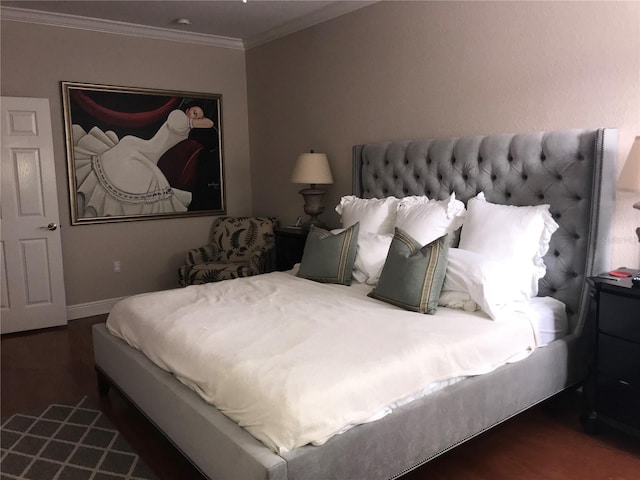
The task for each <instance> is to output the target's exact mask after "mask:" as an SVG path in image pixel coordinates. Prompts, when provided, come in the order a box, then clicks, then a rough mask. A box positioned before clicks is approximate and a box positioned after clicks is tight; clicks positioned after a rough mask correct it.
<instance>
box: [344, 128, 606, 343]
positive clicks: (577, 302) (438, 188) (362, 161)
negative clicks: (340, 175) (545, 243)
mask: <svg viewBox="0 0 640 480" xmlns="http://www.w3.org/2000/svg"><path fill="white" fill-rule="evenodd" d="M616 151H617V131H616V130H615V129H599V130H568V131H557V132H556V131H551V132H534V133H524V134H515V135H490V136H485V137H482V136H477V137H460V138H442V139H424V140H408V141H397V142H385V143H372V144H368V145H357V146H355V147H354V148H353V159H354V163H353V193H354V195H358V196H360V197H363V198H376V197H377V198H381V197H385V196H391V195H393V196H396V197H404V196H407V195H427V196H428V197H430V198H435V199H442V198H446V197H447V196H449V195H450V194H451V192H456V197H457V198H459V199H460V200H462V201H463V202H466V201H467V200H468V199H469V198H471V197H473V196H475V195H476V194H478V193H479V192H481V191H483V192H484V193H485V196H486V198H487V200H488V201H490V202H492V203H500V204H506V205H539V204H549V205H550V211H551V214H552V215H553V218H554V219H555V220H556V222H557V223H558V224H559V226H560V228H559V229H558V230H557V231H556V232H555V233H554V234H553V237H552V239H551V244H550V246H549V251H548V253H547V255H546V256H545V264H546V266H547V273H546V275H545V277H544V278H543V279H541V280H540V283H539V287H540V289H539V290H540V293H539V295H541V296H545V295H551V296H553V297H556V298H557V299H559V300H561V301H562V302H564V303H565V304H566V305H567V313H568V315H569V319H570V323H571V327H572V331H573V332H574V333H575V334H577V335H579V334H580V333H581V331H582V326H583V324H584V322H585V318H586V315H587V309H588V308H587V306H588V304H587V302H588V290H587V288H586V286H585V281H584V279H585V276H589V275H592V274H594V273H598V272H602V271H605V270H607V269H608V268H609V267H610V264H609V258H610V250H611V244H610V233H611V217H612V214H613V206H614V195H615V165H616Z"/></svg>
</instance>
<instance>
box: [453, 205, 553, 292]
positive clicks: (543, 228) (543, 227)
mask: <svg viewBox="0 0 640 480" xmlns="http://www.w3.org/2000/svg"><path fill="white" fill-rule="evenodd" d="M557 229H558V224H557V223H556V222H555V221H554V220H553V218H552V217H551V214H550V213H549V205H537V206H532V207H517V206H513V205H496V204H493V203H489V202H487V201H486V200H485V197H484V193H479V194H478V195H477V196H476V197H475V198H472V199H470V200H469V201H468V202H467V215H466V217H465V220H464V225H463V226H462V232H461V234H460V244H459V247H460V248H461V249H463V250H469V251H472V252H476V253H480V254H482V255H486V256H487V257H489V258H492V259H495V260H498V261H500V262H504V263H506V264H509V265H510V273H509V279H510V280H509V281H510V282H521V283H522V285H523V286H522V288H523V289H525V291H528V293H529V296H531V297H535V296H536V295H537V294H538V280H540V279H541V278H542V277H544V274H545V273H546V266H545V264H544V261H543V257H544V255H545V254H546V253H547V250H549V241H550V240H551V235H552V234H553V232H555V231H556V230H557Z"/></svg>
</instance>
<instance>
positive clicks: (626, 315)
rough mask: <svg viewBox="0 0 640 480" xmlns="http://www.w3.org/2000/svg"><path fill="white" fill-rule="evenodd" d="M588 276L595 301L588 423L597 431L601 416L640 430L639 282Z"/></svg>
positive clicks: (589, 428)
mask: <svg viewBox="0 0 640 480" xmlns="http://www.w3.org/2000/svg"><path fill="white" fill-rule="evenodd" d="M629 272H634V273H637V272H638V271H637V270H629ZM588 280H589V284H590V286H591V294H592V298H593V301H594V302H595V306H596V338H595V352H594V353H595V356H594V357H593V366H592V368H591V372H590V374H589V378H588V381H587V384H586V385H585V399H586V404H587V411H586V413H585V414H584V415H583V418H582V420H583V425H584V428H585V430H586V431H587V432H590V433H593V432H595V431H596V430H597V426H598V422H600V421H602V422H605V423H607V424H610V425H612V426H614V427H618V428H622V429H624V430H626V431H629V432H631V433H635V434H639V435H640V287H638V286H635V287H634V286H633V285H632V283H631V278H621V279H618V280H617V281H616V280H612V279H606V278H602V277H591V278H589V279H588Z"/></svg>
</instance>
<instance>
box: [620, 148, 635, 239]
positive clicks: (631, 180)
mask: <svg viewBox="0 0 640 480" xmlns="http://www.w3.org/2000/svg"><path fill="white" fill-rule="evenodd" d="M618 189H619V190H629V191H632V192H640V137H636V139H635V140H634V141H633V145H631V151H630V152H629V156H628V157H627V162H626V163H625V164H624V167H622V172H620V177H618ZM633 208H637V209H638V210H640V201H638V202H636V203H634V204H633ZM636 235H638V241H639V242H640V227H638V228H636Z"/></svg>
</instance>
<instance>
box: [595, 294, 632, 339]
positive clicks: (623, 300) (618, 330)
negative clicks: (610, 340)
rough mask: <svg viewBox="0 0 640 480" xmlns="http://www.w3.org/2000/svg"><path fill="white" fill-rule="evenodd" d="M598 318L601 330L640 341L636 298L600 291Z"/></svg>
mask: <svg viewBox="0 0 640 480" xmlns="http://www.w3.org/2000/svg"><path fill="white" fill-rule="evenodd" d="M598 318H599V325H598V326H599V328H600V331H601V332H604V333H609V334H611V335H615V336H616V337H620V338H625V339H627V340H631V341H634V342H638V343H640V311H639V309H638V299H637V298H632V297H626V296H622V295H613V294H611V293H607V292H601V293H600V311H599V314H598Z"/></svg>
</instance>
